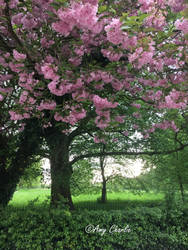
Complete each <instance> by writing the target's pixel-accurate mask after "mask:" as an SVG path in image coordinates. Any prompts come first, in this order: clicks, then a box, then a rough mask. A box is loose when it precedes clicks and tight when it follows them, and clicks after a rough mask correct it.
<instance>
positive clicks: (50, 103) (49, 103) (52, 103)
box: [37, 101, 56, 110]
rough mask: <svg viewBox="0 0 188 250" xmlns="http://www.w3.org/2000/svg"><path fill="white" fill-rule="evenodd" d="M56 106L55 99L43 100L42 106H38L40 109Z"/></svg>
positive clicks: (51, 108)
mask: <svg viewBox="0 0 188 250" xmlns="http://www.w3.org/2000/svg"><path fill="white" fill-rule="evenodd" d="M55 108H56V102H55V101H42V102H41V103H40V106H38V107H37V109H38V110H44V109H47V110H54V109H55Z"/></svg>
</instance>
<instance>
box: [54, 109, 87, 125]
mask: <svg viewBox="0 0 188 250" xmlns="http://www.w3.org/2000/svg"><path fill="white" fill-rule="evenodd" d="M65 109H67V110H68V109H69V115H68V116H61V115H60V114H59V113H57V112H56V113H55V115H54V119H55V120H56V121H62V122H65V123H68V124H71V125H75V123H77V122H78V121H80V120H82V119H83V118H85V117H86V111H85V110H84V109H83V108H81V107H80V105H76V106H72V107H69V106H67V107H65Z"/></svg>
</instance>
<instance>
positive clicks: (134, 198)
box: [9, 188, 164, 210]
mask: <svg viewBox="0 0 188 250" xmlns="http://www.w3.org/2000/svg"><path fill="white" fill-rule="evenodd" d="M49 197H50V189H41V188H33V189H20V190H18V191H16V192H15V193H14V196H13V199H12V200H11V201H10V203H9V204H10V205H13V206H15V207H20V206H27V205H28V202H30V201H32V200H35V199H36V198H38V201H36V205H40V204H41V203H42V202H43V201H45V200H47V199H48V198H49ZM98 197H100V194H92V195H89V194H82V195H79V196H75V197H74V196H73V202H74V204H75V207H76V208H88V209H105V210H109V209H124V208H126V207H127V206H129V207H135V206H149V207H154V206H159V205H160V204H161V203H162V202H163V198H164V196H163V194H160V193H152V192H150V193H145V192H144V193H143V194H141V195H135V194H133V193H131V192H129V191H125V192H122V193H108V194H107V197H108V202H107V203H106V204H101V203H98V202H97V198H98Z"/></svg>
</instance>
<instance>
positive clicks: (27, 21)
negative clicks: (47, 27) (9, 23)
mask: <svg viewBox="0 0 188 250" xmlns="http://www.w3.org/2000/svg"><path fill="white" fill-rule="evenodd" d="M21 23H22V24H23V28H24V29H26V30H31V29H33V28H35V27H36V26H37V22H36V20H35V18H34V16H33V15H32V14H31V13H27V14H25V15H24V16H23V17H22V19H21Z"/></svg>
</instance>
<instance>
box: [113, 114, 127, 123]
mask: <svg viewBox="0 0 188 250" xmlns="http://www.w3.org/2000/svg"><path fill="white" fill-rule="evenodd" d="M124 119H125V116H124V115H118V116H116V117H115V118H114V120H115V121H116V122H119V123H123V122H124Z"/></svg>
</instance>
